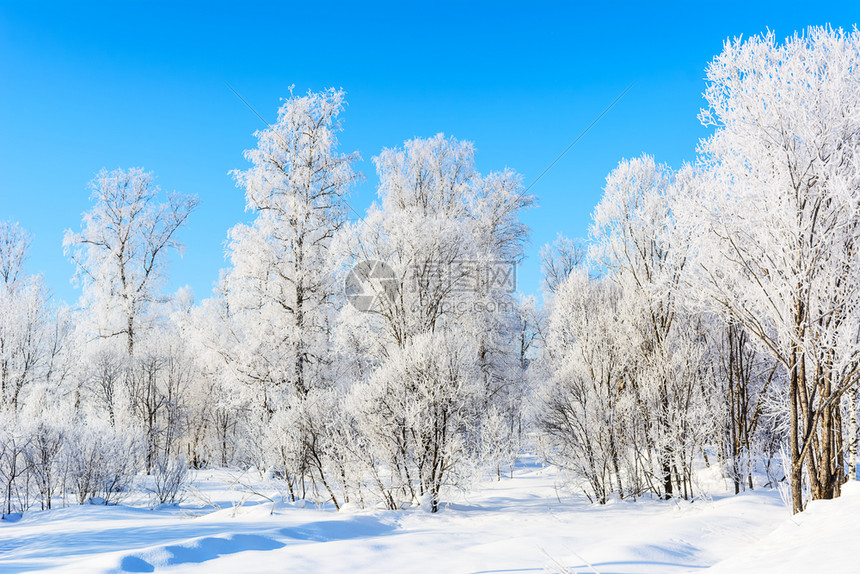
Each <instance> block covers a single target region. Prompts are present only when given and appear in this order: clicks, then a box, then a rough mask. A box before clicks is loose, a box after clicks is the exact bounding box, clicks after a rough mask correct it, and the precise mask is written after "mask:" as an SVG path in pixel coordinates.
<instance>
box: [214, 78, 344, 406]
mask: <svg viewBox="0 0 860 574" xmlns="http://www.w3.org/2000/svg"><path fill="white" fill-rule="evenodd" d="M344 105H345V102H344V92H343V91H342V90H335V89H328V90H325V91H322V92H319V93H314V92H309V93H308V94H307V95H306V96H300V97H298V96H296V97H291V98H289V99H288V100H286V101H285V102H284V104H283V105H282V106H281V108H280V109H279V110H278V119H277V121H275V123H274V124H272V125H271V126H270V127H268V128H267V129H264V130H261V131H259V132H257V133H256V137H257V147H256V148H254V149H251V150H248V151H247V152H245V157H246V158H247V159H248V161H249V162H251V167H250V168H248V169H247V170H244V171H238V170H237V171H234V172H233V176H234V177H235V178H236V183H237V184H238V185H239V186H240V187H241V188H243V189H244V190H245V201H246V210H248V211H250V212H252V213H253V214H254V221H253V222H252V223H251V224H250V225H237V226H235V227H234V228H233V229H232V230H231V231H230V237H229V244H228V251H229V256H230V261H231V263H232V268H231V269H230V271H229V272H228V274H227V276H226V279H225V293H226V297H227V301H228V303H229V311H230V313H231V316H232V320H233V321H234V323H235V324H236V329H237V330H238V331H241V333H242V338H243V339H244V341H237V342H238V343H240V346H242V347H244V348H245V349H246V350H249V349H253V352H252V353H250V354H248V353H244V351H242V350H238V351H237V353H239V354H242V353H244V356H245V358H244V359H242V358H240V359H239V368H240V369H241V370H242V371H243V374H244V375H245V376H246V378H248V379H249V380H255V381H257V382H258V383H259V384H261V385H262V386H263V387H265V388H264V393H265V394H264V398H263V400H264V402H265V403H269V402H270V400H272V397H270V396H268V394H269V393H270V392H274V393H276V394H277V393H283V392H288V393H291V394H294V395H296V396H298V397H303V396H305V395H307V393H308V392H309V391H310V390H311V389H312V388H314V387H320V386H322V385H323V382H322V379H321V378H322V377H324V375H323V370H324V367H325V363H326V360H327V359H326V356H327V355H328V331H329V326H328V325H329V312H330V304H331V299H332V295H333V293H334V291H335V289H336V285H335V283H334V282H333V273H332V267H331V265H330V257H329V246H330V243H331V240H332V237H333V236H334V234H335V233H336V232H337V231H338V230H339V229H340V228H341V226H342V225H343V224H344V221H345V220H346V203H345V195H346V194H347V192H348V191H349V188H350V186H351V185H352V184H353V182H355V181H356V178H357V177H358V175H357V174H356V172H355V171H354V169H353V164H354V163H355V162H356V161H358V160H359V159H360V158H359V156H358V154H357V153H351V154H341V153H339V152H338V150H337V145H338V141H337V133H338V132H339V131H340V129H341V127H340V121H339V116H340V113H341V112H342V111H343V108H344ZM265 407H266V409H267V410H269V411H272V410H274V409H275V408H276V407H277V405H276V404H272V405H270V404H266V405H265Z"/></svg>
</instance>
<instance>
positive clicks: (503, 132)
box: [0, 0, 860, 302]
mask: <svg viewBox="0 0 860 574" xmlns="http://www.w3.org/2000/svg"><path fill="white" fill-rule="evenodd" d="M173 4H174V3H172V2H163V3H162V2H157V3H153V2H150V3H146V4H144V3H135V2H128V1H123V2H104V3H99V4H96V3H89V2H69V3H56V4H53V3H44V2H23V1H21V2H8V1H5V0H0V219H12V220H17V221H19V222H21V224H22V225H23V226H25V227H26V228H27V229H28V230H29V231H30V232H31V233H32V234H33V235H34V241H33V252H32V257H31V259H30V262H29V265H28V268H29V270H30V271H31V272H39V273H43V274H44V275H45V278H46V280H47V282H48V284H49V286H50V287H51V288H52V290H53V291H54V293H55V294H56V295H57V296H58V297H60V298H62V299H65V300H66V301H69V302H73V301H74V300H75V299H76V297H77V293H76V291H75V290H74V289H73V288H72V287H71V285H70V282H69V279H70V277H71V275H72V272H73V268H72V266H71V264H70V263H69V262H68V261H67V260H66V259H65V257H64V256H63V253H62V246H61V241H62V235H63V231H64V230H65V229H67V228H73V229H78V228H79V226H80V215H81V213H82V212H84V211H85V210H87V209H88V208H89V199H88V192H87V190H86V184H87V182H88V181H89V180H90V179H91V178H92V177H93V175H94V174H95V172H97V171H98V170H99V169H100V168H102V167H107V168H116V167H124V168H127V167H132V166H142V167H144V168H146V169H148V170H151V171H154V172H155V174H156V176H157V178H158V182H159V184H160V185H161V186H162V187H163V188H165V189H169V190H176V191H181V192H184V193H191V194H197V195H198V196H199V197H200V200H201V206H200V208H199V210H198V211H197V212H196V213H194V215H193V217H192V218H191V220H190V221H189V224H188V226H187V228H185V229H184V230H183V231H182V232H181V240H182V241H183V242H184V243H185V246H186V251H185V256H184V258H183V259H181V260H178V259H176V260H174V261H173V263H172V266H171V269H170V273H171V280H170V288H171V289H173V288H176V287H179V286H182V285H186V284H188V285H190V286H191V287H192V288H193V289H194V291H195V293H196V295H197V297H198V299H200V298H203V297H206V296H208V295H209V294H210V291H211V286H212V284H213V282H214V281H215V280H216V279H217V277H218V270H219V269H220V268H222V267H224V266H225V261H224V255H223V243H224V240H225V238H226V233H227V229H228V228H229V227H231V226H232V225H234V224H235V223H237V222H238V221H243V220H246V219H247V217H248V215H247V214H245V213H244V211H243V209H244V201H243V196H242V192H241V190H239V189H237V188H236V187H235V185H234V183H233V181H232V179H231V178H230V176H229V175H228V171H229V170H230V169H233V168H244V167H245V165H246V163H245V160H244V159H243V157H242V152H243V150H245V149H246V148H248V147H251V146H253V145H254V139H253V137H252V133H253V132H254V131H255V130H257V129H259V128H260V127H261V124H260V120H259V119H258V118H257V117H256V116H254V114H253V113H252V112H251V111H249V110H248V109H247V108H246V107H245V106H244V105H243V104H242V103H241V102H240V101H239V100H238V99H237V98H236V96H235V95H234V94H233V93H232V92H231V91H230V90H229V89H228V88H227V87H226V85H225V82H229V83H230V84H231V85H232V86H233V87H234V88H235V89H236V90H238V91H239V92H240V93H241V94H242V95H243V96H244V97H245V99H247V100H248V101H249V102H250V103H251V105H252V106H253V107H254V108H255V109H257V110H258V111H259V112H260V113H261V114H262V115H263V116H265V117H267V118H270V119H273V118H274V117H275V112H276V110H277V107H278V105H279V101H280V98H282V97H285V96H287V95H288V94H289V86H290V85H292V84H295V86H296V91H297V93H304V92H306V91H307V90H308V89H313V90H318V89H322V88H325V87H329V86H335V87H342V88H344V89H345V90H346V91H347V93H348V94H347V98H348V101H349V106H348V108H347V110H346V112H345V114H344V116H343V120H344V127H345V131H344V132H343V134H342V135H341V143H342V149H343V150H344V151H352V150H358V151H359V152H360V153H361V154H362V157H363V158H364V160H365V161H364V163H363V164H362V165H361V166H360V167H361V169H362V171H364V173H365V174H366V175H367V181H366V182H365V183H364V184H362V185H361V186H360V187H359V188H357V189H356V190H355V192H354V193H353V195H352V196H351V203H352V205H353V206H354V208H355V209H356V210H357V211H358V212H361V213H363V212H364V210H365V209H366V208H367V206H368V205H369V204H370V203H371V202H372V201H373V199H374V198H375V184H376V177H375V173H374V170H373V166H372V164H371V162H370V158H371V157H372V156H374V155H376V154H377V153H378V152H379V151H380V150H381V149H382V148H383V147H393V146H398V145H400V144H401V143H402V142H403V141H404V140H406V139H409V138H413V137H416V136H431V135H433V134H436V133H438V132H444V133H446V134H450V135H454V136H456V137H458V138H461V139H468V140H471V141H473V142H475V145H476V147H477V152H478V153H477V161H478V167H479V169H480V170H481V171H483V172H488V171H492V170H496V169H501V168H504V167H506V166H507V167H511V168H513V169H515V170H517V171H519V172H520V173H522V174H523V176H524V179H525V182H526V183H527V184H528V183H531V182H532V181H533V180H534V179H535V178H536V177H537V176H538V175H539V174H540V173H541V172H542V171H543V170H544V169H545V168H546V167H547V166H548V165H549V164H550V163H551V162H552V161H553V160H554V159H555V158H556V157H557V156H558V154H559V153H561V152H562V151H563V150H564V149H565V148H566V147H567V146H568V145H569V144H570V143H571V142H572V141H573V140H574V139H575V138H576V137H577V135H579V134H580V133H581V132H582V130H583V129H585V128H586V127H587V126H588V124H589V123H591V122H592V120H593V119H594V118H595V117H596V116H597V115H599V114H600V112H601V111H602V110H603V109H604V108H605V107H606V106H607V105H608V104H609V103H610V102H611V101H612V100H613V99H614V98H615V97H616V96H617V95H618V94H619V93H621V92H622V91H623V90H624V89H625V88H626V87H627V86H628V85H629V84H630V83H631V82H635V85H634V87H633V88H632V90H631V91H630V92H629V93H628V94H627V95H626V96H625V97H624V98H623V99H622V100H621V101H620V103H618V105H617V106H616V107H615V108H614V109H613V110H612V111H611V112H610V113H609V114H608V115H607V116H606V117H605V118H604V119H603V120H602V121H601V122H600V123H599V124H598V125H596V126H595V127H594V129H592V130H591V132H590V133H588V135H586V136H585V137H584V138H583V139H582V140H581V141H580V142H579V143H578V144H577V145H576V146H575V147H574V148H573V149H572V150H571V151H570V152H569V153H568V154H567V155H566V156H565V157H564V158H563V159H562V160H561V161H560V162H559V163H558V164H557V165H556V166H555V167H554V168H553V169H552V170H551V171H550V172H549V173H548V174H547V175H546V176H545V177H544V178H543V179H542V180H541V181H540V182H539V183H538V184H537V185H536V186H534V188H533V189H532V192H533V193H534V194H535V195H537V197H538V204H539V207H537V208H536V209H534V210H532V211H531V212H530V213H528V215H527V216H526V221H527V223H528V224H529V225H530V226H531V228H532V235H531V245H530V247H529V250H528V259H527V260H526V261H525V263H524V264H523V266H522V268H521V270H520V275H519V279H520V288H521V289H522V290H523V291H525V292H527V293H534V292H536V291H537V290H538V287H539V282H540V277H539V275H540V271H539V261H538V251H539V249H540V246H541V245H542V244H544V243H546V242H549V241H552V240H553V238H554V237H555V235H556V233H557V232H562V233H564V234H565V235H568V236H574V237H581V236H585V234H586V233H587V228H588V224H589V222H590V218H591V211H592V209H593V207H594V205H595V204H596V202H597V201H598V199H599V197H600V194H601V188H602V186H603V181H604V178H605V176H606V174H607V173H608V172H609V171H610V170H611V169H612V168H613V167H614V166H615V165H616V164H617V162H618V160H619V159H620V158H622V157H630V156H635V155H639V154H641V153H643V152H648V153H651V154H654V155H655V156H656V158H657V160H658V161H661V162H666V163H669V164H671V165H674V166H678V165H680V164H681V162H683V161H685V160H691V159H692V158H693V156H694V150H695V146H696V144H697V141H698V139H699V138H701V137H704V136H706V135H707V133H708V132H707V130H705V129H704V128H702V127H701V126H700V125H699V123H698V120H697V119H696V114H697V112H698V109H699V107H700V106H701V105H702V100H701V93H702V90H703V89H704V82H703V80H702V78H703V70H704V68H705V66H706V64H707V63H708V61H709V60H710V59H711V58H712V57H713V56H714V55H716V54H717V53H718V52H719V51H720V49H721V46H722V42H723V41H724V40H725V39H726V38H727V37H733V36H737V35H740V34H743V35H750V34H756V33H760V32H762V31H764V30H765V29H766V28H771V29H773V30H775V31H776V33H777V35H778V36H781V37H784V36H787V35H790V34H791V33H793V32H794V31H795V30H799V29H802V28H803V27H805V26H807V25H810V24H824V23H831V24H833V25H834V26H842V27H851V26H853V25H854V23H855V22H857V21H858V20H860V3H858V2H856V1H854V2H839V1H831V2H802V3H792V2H766V3H759V2H751V1H746V2H739V3H720V2H708V3H702V4H701V5H699V4H698V3H695V2H681V3H677V4H660V3H652V2H636V3H631V4H625V3H607V4H604V5H599V3H597V2H588V3H583V4H582V5H580V4H578V3H574V2H557V3H552V2H545V3H540V2H522V3H512V2H503V1H502V2H488V3H469V2H465V1H457V2H414V3H408V2H403V3H390V4H378V3H371V2H355V3H343V4H340V3H332V2H302V3H271V4H266V3H253V2H243V3H238V2H237V3H235V4H228V3H221V2H212V1H209V2H193V3H177V5H176V6H174V5H173ZM179 4H181V5H179Z"/></svg>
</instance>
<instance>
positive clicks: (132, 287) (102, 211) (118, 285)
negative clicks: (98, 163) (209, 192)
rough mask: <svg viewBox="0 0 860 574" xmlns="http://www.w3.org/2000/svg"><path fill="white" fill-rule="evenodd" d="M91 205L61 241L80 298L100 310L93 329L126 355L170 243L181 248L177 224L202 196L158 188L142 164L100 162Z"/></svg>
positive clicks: (154, 290) (155, 293)
mask: <svg viewBox="0 0 860 574" xmlns="http://www.w3.org/2000/svg"><path fill="white" fill-rule="evenodd" d="M89 186H90V190H91V192H92V195H91V199H92V201H93V202H94V204H95V205H94V206H93V208H92V209H91V210H90V211H88V212H86V213H85V214H84V216H83V225H82V229H81V231H80V232H79V233H73V232H72V231H71V230H68V231H66V234H65V237H64V238H63V246H64V249H65V251H66V254H67V255H68V256H69V257H70V258H71V260H72V262H73V263H74V264H75V266H76V273H75V278H76V281H77V282H78V284H79V285H81V286H82V288H83V305H84V307H86V308H87V309H89V310H90V312H91V313H92V315H93V316H94V317H95V318H96V325H95V326H94V328H93V331H94V333H93V334H94V335H95V336H96V337H97V338H100V339H114V338H117V337H119V338H121V339H122V342H123V346H124V348H125V351H126V353H127V354H128V356H133V355H134V349H135V343H136V342H137V340H138V339H139V338H140V337H139V331H141V330H142V329H143V328H144V320H145V317H146V313H147V311H148V308H149V306H150V304H151V303H152V302H153V301H154V300H155V299H156V298H157V297H158V295H159V287H160V285H159V281H160V280H161V279H163V274H164V271H165V267H166V264H167V257H168V252H169V250H170V249H181V245H180V243H179V242H178V241H177V239H176V232H177V231H178V230H179V228H180V227H182V225H183V224H184V223H185V221H186V220H187V219H188V216H189V215H190V214H191V212H192V211H193V210H194V208H195V207H196V206H197V198H196V197H192V196H188V195H181V194H178V193H168V194H167V196H166V199H165V200H164V201H161V190H160V188H159V187H158V186H157V185H155V183H154V178H153V175H152V173H150V172H145V171H143V170H142V169H140V168H132V169H129V170H127V171H126V170H121V169H117V170H114V171H107V170H105V169H103V170H102V171H100V172H99V173H98V175H96V177H95V179H93V180H92V181H91V182H90V185H89Z"/></svg>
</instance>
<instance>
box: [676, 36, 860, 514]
mask: <svg viewBox="0 0 860 574" xmlns="http://www.w3.org/2000/svg"><path fill="white" fill-rule="evenodd" d="M858 69H860V33H858V31H857V30H856V29H854V30H852V31H850V32H845V31H843V30H833V29H830V28H826V27H825V28H809V29H807V30H806V31H805V32H804V33H803V34H800V35H797V34H796V35H795V36H793V37H790V38H788V39H786V40H785V41H784V42H783V43H779V42H777V39H776V37H775V35H774V34H773V33H772V32H771V33H768V34H765V35H762V36H757V37H753V38H749V39H747V40H741V39H736V40H733V41H729V42H726V44H725V45H724V48H723V52H722V53H721V54H720V55H719V56H717V57H716V58H715V59H714V60H713V62H712V63H711V64H710V66H709V67H708V69H707V80H708V87H707V89H706V91H705V99H706V101H707V105H708V107H707V108H706V109H704V110H703V111H702V113H701V119H702V122H703V123H704V124H705V125H713V126H715V127H716V131H715V132H714V134H713V135H712V136H711V137H710V138H708V139H707V140H706V141H704V142H703V143H702V145H701V150H700V152H701V161H702V164H703V169H705V170H706V175H707V177H705V178H703V179H702V181H701V183H700V184H699V185H697V186H696V188H695V190H694V191H692V192H691V193H690V194H689V196H688V197H687V199H686V202H683V203H682V204H683V205H684V207H683V211H684V212H685V216H684V218H683V219H684V225H685V226H687V227H688V228H689V229H690V231H689V234H690V236H691V237H698V238H700V241H698V242H697V246H696V250H697V251H698V252H699V262H698V263H697V264H696V265H695V266H694V269H695V273H694V276H693V279H691V281H693V282H694V285H695V287H696V289H697V290H698V291H699V292H702V293H706V294H707V295H708V296H709V298H710V301H711V303H712V305H713V306H714V308H715V309H717V310H719V311H720V312H721V313H723V314H724V315H725V316H726V317H728V320H729V321H732V322H736V323H737V324H739V325H741V326H743V327H744V329H745V330H746V331H747V332H748V333H749V334H750V335H751V336H753V337H755V338H756V339H757V340H758V341H759V343H760V344H761V345H763V346H764V347H765V348H766V349H767V350H768V352H769V353H770V354H771V356H772V357H773V358H774V359H775V360H776V361H778V362H779V363H780V364H781V365H782V368H784V369H785V372H786V373H787V376H788V378H789V386H788V400H787V402H788V408H789V410H790V417H789V418H790V423H791V426H790V431H789V444H790V457H791V460H790V480H791V489H792V507H793V510H794V512H800V511H801V510H802V509H803V507H804V500H803V494H802V485H803V471H804V468H805V469H806V478H807V480H808V482H809V485H810V488H811V495H812V498H816V499H817V498H832V497H834V496H838V494H839V490H840V488H839V485H840V483H841V481H842V479H843V476H844V471H843V458H842V457H843V454H842V445H841V433H840V432H837V430H838V429H839V428H840V425H841V417H840V412H839V401H840V397H841V396H842V394H843V393H845V392H847V391H849V390H850V389H851V388H852V387H854V386H855V385H856V383H857V378H858V375H860V370H858V358H860V354H858V353H860V341H858V337H857V332H858V324H857V313H856V310H857V309H858V308H860V307H858V305H860V282H858V277H860V274H858V272H860V269H858V264H859V263H858V262H860V257H858V255H860V254H858V247H860V242H858V239H860V237H858V236H860V164H858V160H860V155H858V152H860V97H858V96H860V76H858V74H857V70H858ZM679 211H680V209H679Z"/></svg>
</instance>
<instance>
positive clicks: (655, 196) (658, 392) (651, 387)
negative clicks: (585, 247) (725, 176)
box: [590, 156, 699, 498]
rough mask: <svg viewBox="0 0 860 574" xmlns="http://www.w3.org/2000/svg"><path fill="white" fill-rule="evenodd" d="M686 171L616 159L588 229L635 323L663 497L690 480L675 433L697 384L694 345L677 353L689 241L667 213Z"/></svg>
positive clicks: (599, 262) (642, 392)
mask: <svg viewBox="0 0 860 574" xmlns="http://www.w3.org/2000/svg"><path fill="white" fill-rule="evenodd" d="M690 177H692V176H691V175H690V174H689V172H688V171H685V172H682V173H680V174H677V175H676V174H674V173H673V172H672V171H671V170H670V169H669V168H667V167H666V166H663V165H660V164H657V163H655V162H654V160H653V158H651V157H649V156H643V157H641V158H637V159H633V160H624V161H622V162H621V163H620V164H619V165H618V167H617V168H616V169H615V170H613V172H612V173H610V174H609V176H608V177H607V178H606V187H605V192H604V195H603V197H602V199H601V200H600V202H599V203H598V205H597V207H596V208H595V211H594V224H593V226H592V228H591V236H592V248H591V254H590V255H591V258H592V259H593V264H594V265H595V266H596V268H597V269H599V270H602V271H604V272H605V273H606V275H607V276H608V277H609V278H610V279H611V280H613V281H615V282H616V283H617V284H618V285H619V286H620V287H621V288H622V290H623V292H624V294H625V299H626V301H627V302H628V306H627V309H626V310H625V313H627V314H629V315H630V320H631V321H633V322H634V323H635V324H636V332H637V336H638V337H639V339H640V342H639V343H638V344H637V345H635V346H633V347H632V349H631V351H632V352H633V353H635V354H636V358H637V375H636V377H635V378H634V379H633V380H632V381H631V384H634V385H636V389H637V397H638V398H637V401H638V405H639V407H638V408H639V411H640V415H641V416H642V417H643V418H644V420H645V421H647V424H648V426H649V428H648V435H647V436H648V448H649V450H653V453H654V455H655V456H656V457H657V458H658V460H659V463H658V465H659V482H660V484H661V487H662V491H663V494H664V495H665V496H666V497H667V498H668V497H671V496H672V495H673V494H674V492H675V490H674V486H673V483H674V484H677V485H678V486H683V487H684V488H685V489H686V488H687V486H688V485H687V484H686V482H685V481H684V477H686V476H688V475H689V473H687V472H685V470H684V468H683V467H684V466H685V465H686V462H685V461H686V460H687V458H688V457H689V455H690V450H689V448H687V449H686V450H684V446H683V445H679V444H678V440H681V439H682V438H683V437H686V436H689V435H688V434H687V431H688V430H690V429H691V428H693V427H692V426H691V424H690V422H691V421H690V420H688V419H687V417H686V415H687V413H686V412H685V411H686V407H685V404H687V403H688V401H687V397H688V396H689V394H690V393H691V392H692V391H693V390H694V389H695V388H696V387H697V386H698V381H697V380H696V378H697V377H698V373H697V370H698V369H697V366H696V365H695V364H694V363H693V362H691V361H695V357H697V356H698V354H699V352H698V351H694V350H693V349H692V348H688V349H685V352H686V353H687V355H686V356H685V357H682V356H681V355H679V354H678V350H679V349H678V346H679V345H686V344H688V343H691V342H692V340H694V339H690V336H692V335H691V334H690V333H688V332H687V329H689V328H693V327H692V326H691V325H690V324H689V323H688V318H687V317H684V316H683V312H682V311H683V309H682V308H681V302H680V301H679V299H680V297H681V287H682V281H683V276H684V270H685V266H686V264H687V260H688V251H687V243H688V241H687V238H686V236H685V231H684V230H683V229H679V228H678V227H677V226H676V223H675V217H674V214H673V212H672V197H673V196H674V195H675V194H677V193H678V190H679V189H683V188H684V186H685V185H686V182H687V181H688V179H689V178H690ZM683 359H687V360H683ZM673 478H674V480H673Z"/></svg>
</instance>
